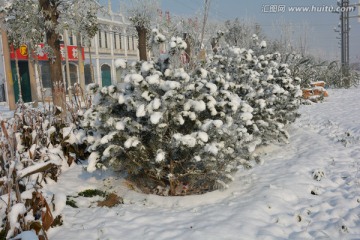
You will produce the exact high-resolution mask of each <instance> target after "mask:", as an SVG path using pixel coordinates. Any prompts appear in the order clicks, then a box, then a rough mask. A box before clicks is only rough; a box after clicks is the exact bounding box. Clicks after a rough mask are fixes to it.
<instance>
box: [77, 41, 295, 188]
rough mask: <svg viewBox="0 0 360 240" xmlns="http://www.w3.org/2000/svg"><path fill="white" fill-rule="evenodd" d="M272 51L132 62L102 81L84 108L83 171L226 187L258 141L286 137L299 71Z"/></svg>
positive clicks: (149, 182) (149, 183)
mask: <svg viewBox="0 0 360 240" xmlns="http://www.w3.org/2000/svg"><path fill="white" fill-rule="evenodd" d="M174 41H176V42H177V43H179V42H180V45H181V41H177V39H174ZM174 41H172V42H174ZM172 45H174V47H175V45H176V44H172ZM262 45H263V46H264V44H262ZM176 46H177V45H176ZM278 59H279V55H278V54H276V53H275V54H268V55H266V56H262V55H261V56H256V55H255V53H254V52H253V51H252V50H245V49H240V48H227V49H224V50H222V51H221V52H219V53H218V54H217V55H215V56H211V57H210V59H209V60H208V62H207V63H206V64H205V65H204V67H203V68H198V69H196V70H195V71H194V72H192V73H186V72H185V71H184V69H182V68H169V69H167V70H166V71H164V73H161V72H159V71H157V70H156V64H155V63H153V62H138V63H134V64H132V65H131V66H129V67H128V69H127V71H128V74H127V75H126V77H125V79H124V82H125V83H126V84H127V86H126V87H125V88H124V89H119V88H116V87H115V86H109V87H104V88H102V89H101V90H100V91H99V93H98V96H97V97H96V101H94V106H93V108H91V109H89V110H88V111H87V112H86V113H85V114H84V120H83V127H84V128H85V129H87V130H88V135H89V136H88V137H87V139H86V142H87V143H88V144H89V149H88V150H89V151H90V152H91V154H90V157H89V164H88V167H87V169H88V171H94V170H95V169H96V167H100V168H101V167H108V166H111V167H113V168H115V169H117V170H125V171H126V172H127V174H128V178H129V179H130V180H131V181H132V182H134V183H135V185H136V186H137V187H139V188H140V189H141V190H142V191H144V192H149V193H157V194H161V195H167V194H170V195H186V194H199V193H204V192H207V191H211V190H214V189H217V188H224V187H227V183H228V182H230V181H231V180H232V178H233V176H232V175H233V173H234V172H235V171H236V170H237V169H238V167H239V165H244V166H245V167H249V166H251V164H250V162H249V161H250V160H252V159H254V157H256V155H254V151H255V149H256V147H257V146H259V145H263V144H268V143H269V142H271V141H286V138H287V133H286V131H285V126H286V125H287V124H288V123H291V122H292V121H294V120H295V118H296V117H297V112H296V110H297V109H298V107H299V103H300V101H299V98H300V97H301V95H302V92H301V91H300V86H299V84H300V79H293V78H291V73H290V70H289V69H288V67H287V65H285V64H280V63H279V62H278Z"/></svg>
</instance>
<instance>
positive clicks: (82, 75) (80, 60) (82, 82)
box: [76, 33, 85, 91]
mask: <svg viewBox="0 0 360 240" xmlns="http://www.w3.org/2000/svg"><path fill="white" fill-rule="evenodd" d="M76 39H77V50H78V64H79V76H80V79H79V81H80V87H81V89H82V91H85V69H84V60H83V58H82V46H81V35H80V33H78V34H77V35H76Z"/></svg>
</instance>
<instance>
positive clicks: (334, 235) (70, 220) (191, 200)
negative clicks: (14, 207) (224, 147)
mask: <svg viewBox="0 0 360 240" xmlns="http://www.w3.org/2000/svg"><path fill="white" fill-rule="evenodd" d="M329 94H330V97H329V98H327V99H326V100H325V101H324V102H323V103H319V104H313V105H310V106H302V107H301V111H300V112H301V114H302V116H301V117H300V118H299V119H298V120H297V121H296V123H295V124H293V125H292V126H290V128H289V132H290V143H289V144H286V145H276V146H271V147H267V148H266V149H261V151H262V152H266V153H267V154H265V155H264V156H263V157H262V159H263V161H262V164H261V165H256V166H254V168H253V169H250V170H243V169H240V171H239V172H238V174H237V175H236V176H235V181H234V182H233V183H232V184H231V185H230V188H229V189H227V190H225V191H215V192H212V193H207V194H204V195H201V196H187V197H160V196H150V195H145V194H141V193H137V192H135V191H132V190H130V189H129V187H127V186H128V185H127V184H126V182H125V181H124V180H123V179H122V178H121V177H119V176H118V177H116V176H114V175H109V173H101V172H95V173H92V174H90V173H87V172H85V171H83V168H84V167H85V166H72V167H71V168H69V169H68V170H67V171H65V172H64V173H63V174H62V175H61V177H60V179H59V181H58V182H57V183H53V184H50V185H48V186H47V187H46V189H45V191H47V192H48V193H50V192H55V193H58V194H59V195H61V194H63V196H64V195H76V194H77V193H78V192H79V191H82V190H85V189H89V188H91V189H94V188H97V189H101V190H106V191H108V192H116V193H117V194H118V195H119V196H122V197H123V198H124V202H125V203H124V204H123V205H119V206H117V207H114V208H99V207H95V204H92V203H91V201H95V200H97V199H96V198H93V199H90V200H89V199H87V198H83V197H79V198H77V199H76V201H77V203H78V205H79V208H72V207H70V206H65V208H64V210H63V215H64V224H63V226H61V227H57V228H54V229H51V230H50V231H49V239H51V240H57V239H58V240H63V239H79V240H80V239H81V240H83V239H101V240H105V239H126V240H127V239H129V240H137V239H139V240H140V239H141V240H143V239H157V240H161V239H187V240H190V239H196V240H198V239H207V240H211V239H214V240H215V239H216V240H218V239H360V100H359V99H360V89H350V90H329Z"/></svg>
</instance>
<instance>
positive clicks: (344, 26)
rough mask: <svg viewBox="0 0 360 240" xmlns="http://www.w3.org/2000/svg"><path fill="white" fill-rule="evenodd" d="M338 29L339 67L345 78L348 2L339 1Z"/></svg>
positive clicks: (347, 57) (347, 52) (347, 66)
mask: <svg viewBox="0 0 360 240" xmlns="http://www.w3.org/2000/svg"><path fill="white" fill-rule="evenodd" d="M340 7H341V10H344V11H341V13H340V24H341V25H340V27H341V67H342V71H343V74H344V75H345V76H348V75H349V52H350V50H349V32H350V25H349V11H347V9H349V0H341V4H340Z"/></svg>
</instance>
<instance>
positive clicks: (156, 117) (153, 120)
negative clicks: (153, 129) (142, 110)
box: [150, 112, 163, 124]
mask: <svg viewBox="0 0 360 240" xmlns="http://www.w3.org/2000/svg"><path fill="white" fill-rule="evenodd" d="M162 116H163V113H162V112H154V113H153V114H151V116H150V121H151V123H152V124H158V123H159V122H160V120H161V118H162Z"/></svg>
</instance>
